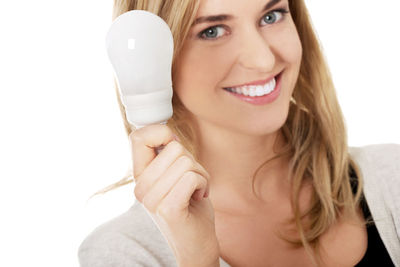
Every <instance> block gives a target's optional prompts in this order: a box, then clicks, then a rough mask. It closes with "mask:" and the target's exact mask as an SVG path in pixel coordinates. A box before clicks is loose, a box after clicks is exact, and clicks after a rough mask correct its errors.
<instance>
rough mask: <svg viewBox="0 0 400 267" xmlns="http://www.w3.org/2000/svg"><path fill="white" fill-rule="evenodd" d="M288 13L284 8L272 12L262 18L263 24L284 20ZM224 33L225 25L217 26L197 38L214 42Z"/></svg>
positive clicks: (201, 33)
mask: <svg viewBox="0 0 400 267" xmlns="http://www.w3.org/2000/svg"><path fill="white" fill-rule="evenodd" d="M286 13H289V11H288V10H286V9H283V8H279V9H275V10H272V11H270V12H268V13H266V14H265V15H264V17H263V18H262V22H265V23H266V24H274V23H277V22H279V21H280V20H282V19H283V18H284V16H285V14H286ZM218 29H222V30H218ZM224 31H226V29H225V27H224V25H216V26H212V27H210V28H207V29H205V30H204V31H202V32H200V33H199V34H198V35H197V36H198V38H199V39H203V40H206V41H208V40H209V41H214V40H217V39H219V38H220V36H222V35H223V34H224Z"/></svg>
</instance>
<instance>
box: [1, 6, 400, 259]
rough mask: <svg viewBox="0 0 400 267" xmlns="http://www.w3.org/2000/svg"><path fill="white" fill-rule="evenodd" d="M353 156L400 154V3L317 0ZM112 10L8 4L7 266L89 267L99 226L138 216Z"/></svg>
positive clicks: (4, 33)
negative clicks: (110, 39)
mask: <svg viewBox="0 0 400 267" xmlns="http://www.w3.org/2000/svg"><path fill="white" fill-rule="evenodd" d="M307 2H308V4H309V9H310V13H311V15H312V18H313V21H314V24H315V26H316V29H317V31H318V33H319V37H320V39H321V41H322V44H323V47H324V50H325V52H326V57H327V59H328V62H329V64H330V67H331V71H332V74H333V78H334V81H335V85H336V87H337V93H338V97H339V101H340V103H341V105H342V108H343V112H344V114H345V118H346V123H347V127H348V135H349V143H350V145H351V146H362V145H368V144H373V143H400V127H399V123H398V121H399V119H398V116H399V115H400V104H399V98H400V93H399V91H400V86H399V83H398V79H399V74H398V71H399V62H400V52H399V49H398V47H400V40H399V39H398V36H399V34H398V32H399V30H398V28H399V26H400V23H399V22H398V10H400V2H399V1H397V0H381V1H379V3H377V2H376V1H372V0H369V1H361V0H353V1H345V0H335V1H321V0H308V1H307ZM111 8H112V1H94V0H87V1H77V0H70V1H54V0H53V1H44V0H41V1H2V2H1V4H0V75H1V76H0V127H1V130H0V182H1V184H0V205H1V218H2V219H1V221H0V224H1V227H0V246H1V247H0V249H1V252H2V253H1V257H0V266H78V261H77V256H76V252H77V249H78V246H79V244H80V243H81V242H82V240H83V238H84V237H85V236H86V235H87V234H89V232H90V231H92V230H93V229H94V228H95V227H96V226H98V225H99V224H101V223H104V222H105V221H107V220H109V219H111V218H113V217H114V216H117V215H118V214H120V213H122V212H124V211H125V210H127V209H128V208H129V207H130V206H131V205H132V204H133V201H134V198H133V185H132V184H130V185H128V186H126V187H124V188H122V189H118V190H115V191H114V192H111V193H108V194H106V195H104V196H100V197H95V198H93V199H92V200H90V201H89V202H86V200H87V199H88V198H89V196H90V195H91V194H92V193H94V192H95V191H97V190H98V189H100V188H102V187H104V186H106V185H108V184H111V183H113V182H115V181H118V180H119V179H120V178H121V177H122V176H124V175H125V173H126V171H127V170H128V168H129V167H130V151H129V149H128V145H129V143H128V139H127V136H126V134H125V131H124V128H123V124H122V120H121V117H120V113H119V109H118V105H117V100H116V96H115V92H114V86H113V80H112V70H111V66H110V64H109V62H108V59H107V56H106V52H105V45H104V38H105V34H106V32H107V29H108V27H109V25H110V23H111Z"/></svg>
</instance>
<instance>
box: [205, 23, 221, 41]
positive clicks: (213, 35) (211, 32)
mask: <svg viewBox="0 0 400 267" xmlns="http://www.w3.org/2000/svg"><path fill="white" fill-rule="evenodd" d="M218 29H223V31H225V29H224V28H223V26H221V25H217V26H213V27H210V28H208V29H205V30H204V31H202V32H201V33H200V34H199V38H200V39H205V40H207V39H218V38H219V36H218V33H219V32H220V31H218Z"/></svg>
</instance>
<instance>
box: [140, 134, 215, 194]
mask: <svg viewBox="0 0 400 267" xmlns="http://www.w3.org/2000/svg"><path fill="white" fill-rule="evenodd" d="M181 156H186V157H189V158H190V159H191V160H192V161H193V163H192V165H193V166H190V167H191V169H193V170H195V171H197V172H199V173H200V174H201V175H203V176H204V177H206V178H207V180H209V178H210V175H209V174H208V172H207V171H206V170H205V169H204V168H203V166H201V165H200V164H199V163H197V162H196V161H195V159H194V157H193V155H192V154H191V153H190V152H189V151H188V150H187V149H186V148H185V147H184V146H182V145H181V144H180V143H179V142H178V141H175V140H173V141H171V142H169V143H168V144H167V145H166V146H165V148H164V149H163V150H162V151H161V153H160V154H158V155H157V156H156V157H155V158H154V160H153V161H151V162H150V163H149V165H148V166H147V168H146V169H145V170H143V172H142V174H141V179H140V180H142V181H145V182H144V183H145V184H143V185H141V184H140V182H137V183H136V185H137V186H138V187H143V188H142V189H141V190H143V191H146V189H147V188H149V187H151V186H152V185H153V184H154V182H155V181H156V180H157V179H158V178H159V177H160V176H161V175H162V174H163V173H164V172H165V171H166V170H167V169H168V168H169V167H170V166H171V165H172V164H173V163H174V162H175V161H176V160H177V159H178V158H179V157H181ZM192 167H193V168H192ZM143 177H146V178H143ZM142 178H143V179H142Z"/></svg>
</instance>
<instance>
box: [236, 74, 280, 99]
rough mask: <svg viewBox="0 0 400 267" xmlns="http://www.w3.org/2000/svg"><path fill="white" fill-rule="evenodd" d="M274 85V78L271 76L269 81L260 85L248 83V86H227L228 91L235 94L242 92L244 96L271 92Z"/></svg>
mask: <svg viewBox="0 0 400 267" xmlns="http://www.w3.org/2000/svg"><path fill="white" fill-rule="evenodd" d="M275 86H276V81H275V78H273V79H272V80H271V81H270V82H269V83H267V84H265V85H263V86H260V85H250V86H242V87H235V88H229V89H230V91H232V92H235V93H237V94H242V95H245V96H263V95H266V94H269V93H271V92H272V91H273V90H274V89H275Z"/></svg>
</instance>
